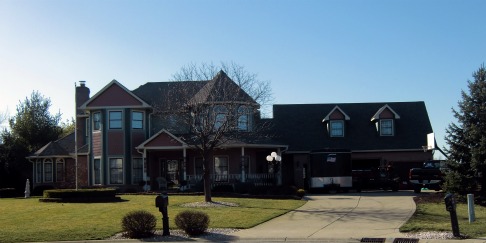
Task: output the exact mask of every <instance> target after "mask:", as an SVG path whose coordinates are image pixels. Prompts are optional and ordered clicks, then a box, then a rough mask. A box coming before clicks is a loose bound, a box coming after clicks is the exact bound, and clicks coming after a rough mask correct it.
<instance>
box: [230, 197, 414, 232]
mask: <svg viewBox="0 0 486 243" xmlns="http://www.w3.org/2000/svg"><path fill="white" fill-rule="evenodd" d="M305 199H306V200H308V201H307V203H306V204H305V205H303V206H302V207H300V208H298V209H296V210H293V211H291V212H289V213H287V214H284V215H282V216H280V217H277V218H275V219H272V220H270V221H268V222H265V223H263V224H260V225H258V226H256V227H253V228H251V229H247V230H241V231H238V232H235V233H234V236H237V237H239V238H240V239H251V238H267V239H268V238H288V239H292V238H294V239H295V238H300V239H302V238H309V239H313V238H315V239H317V238H346V239H351V238H353V239H361V238H390V237H404V234H401V233H400V232H399V231H398V229H399V227H400V226H401V225H403V224H404V223H405V222H406V221H407V220H408V219H409V218H410V217H411V216H412V214H413V213H414V212H415V203H414V202H413V194H412V193H410V192H364V193H348V194H337V195H311V196H308V197H306V198H305Z"/></svg>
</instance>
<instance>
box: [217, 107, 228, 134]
mask: <svg viewBox="0 0 486 243" xmlns="http://www.w3.org/2000/svg"><path fill="white" fill-rule="evenodd" d="M227 113H228V110H227V109H226V107H224V106H221V105H218V106H215V107H214V129H215V130H218V129H220V128H221V127H222V126H223V125H224V123H225V122H226V115H227Z"/></svg>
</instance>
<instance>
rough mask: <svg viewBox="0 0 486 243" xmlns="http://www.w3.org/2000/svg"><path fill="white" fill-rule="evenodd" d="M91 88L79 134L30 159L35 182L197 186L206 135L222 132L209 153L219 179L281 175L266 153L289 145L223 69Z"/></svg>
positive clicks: (83, 97)
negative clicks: (133, 85) (200, 77)
mask: <svg viewBox="0 0 486 243" xmlns="http://www.w3.org/2000/svg"><path fill="white" fill-rule="evenodd" d="M89 94H90V91H89V89H88V87H87V86H86V84H85V82H80V85H79V86H78V87H76V107H77V112H76V127H77V130H76V132H75V133H73V134H70V135H68V136H67V137H64V138H61V139H59V140H58V141H53V142H51V143H49V144H47V145H46V146H44V147H43V148H41V149H40V150H39V151H37V152H36V153H35V154H33V155H32V156H30V157H29V159H30V160H31V161H32V162H33V165H34V166H33V167H34V169H33V170H34V171H33V177H34V179H33V181H34V186H40V185H43V186H52V187H71V188H73V187H92V186H116V187H119V188H126V189H127V188H133V189H140V188H142V187H143V188H145V189H149V188H150V189H155V190H157V189H159V188H160V189H165V188H166V187H170V186H171V185H175V186H177V187H182V188H188V187H192V186H196V185H197V184H198V182H200V181H201V179H202V175H203V169H204V168H203V167H204V166H203V154H201V149H200V148H201V146H203V145H204V144H203V142H202V141H201V139H209V140H211V139H214V137H215V136H216V133H223V136H221V137H220V138H219V141H220V142H219V143H217V144H215V146H216V147H215V148H214V149H210V150H209V154H206V155H205V156H206V157H207V158H209V159H210V160H211V162H210V165H211V166H210V168H207V169H208V170H209V171H210V174H211V176H212V181H213V184H231V185H233V184H234V183H235V182H253V183H256V184H268V183H271V182H273V181H276V180H277V178H274V177H276V176H278V175H277V174H275V173H269V170H270V169H271V168H269V167H271V166H270V165H269V163H268V162H267V161H266V159H265V158H266V156H267V155H269V154H271V152H278V153H280V151H281V150H283V149H284V148H285V145H283V144H281V143H278V142H276V141H274V140H273V139H272V136H271V135H270V133H269V134H265V133H266V132H268V129H262V128H264V127H266V126H267V125H266V122H265V120H262V119H260V116H259V104H258V103H256V102H255V101H254V100H253V99H252V98H251V97H250V96H249V95H248V94H247V93H246V92H244V91H243V90H241V89H240V88H239V86H238V85H236V84H235V83H234V82H233V81H232V80H231V79H230V78H229V77H228V76H227V75H226V74H225V73H224V72H222V71H221V72H219V73H218V74H217V75H216V76H215V77H214V78H213V79H212V80H207V81H183V82H158V83H146V84H144V85H142V86H140V87H139V88H137V89H135V90H133V91H130V90H128V89H126V88H125V87H124V86H123V85H122V84H120V83H119V82H118V81H116V80H113V81H112V82H110V83H109V84H107V85H106V86H105V87H104V88H103V89H101V90H100V91H99V92H97V93H96V94H95V95H93V96H92V97H90V96H89ZM204 132H206V134H204V135H206V137H205V138H203V137H201V134H202V133H204ZM262 134H265V136H262ZM205 151H208V150H205ZM76 178H77V180H76Z"/></svg>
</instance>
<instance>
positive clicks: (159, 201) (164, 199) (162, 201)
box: [155, 194, 169, 209]
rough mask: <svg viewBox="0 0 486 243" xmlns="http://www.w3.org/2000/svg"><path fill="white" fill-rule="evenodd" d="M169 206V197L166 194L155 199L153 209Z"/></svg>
mask: <svg viewBox="0 0 486 243" xmlns="http://www.w3.org/2000/svg"><path fill="white" fill-rule="evenodd" d="M168 206H169V197H168V196H167V195H166V194H161V195H160V196H157V197H156V198H155V207H158V208H159V209H160V208H166V207H168Z"/></svg>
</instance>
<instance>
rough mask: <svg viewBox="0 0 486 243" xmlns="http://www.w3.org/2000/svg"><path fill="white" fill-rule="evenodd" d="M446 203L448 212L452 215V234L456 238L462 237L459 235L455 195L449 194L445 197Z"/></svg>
mask: <svg viewBox="0 0 486 243" xmlns="http://www.w3.org/2000/svg"><path fill="white" fill-rule="evenodd" d="M444 201H445V205H446V210H447V211H449V214H450V215H451V225H452V234H453V235H454V237H460V236H461V234H460V233H459V222H458V221H457V213H456V201H455V200H454V195H453V194H450V193H448V194H447V195H446V196H445V198H444Z"/></svg>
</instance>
